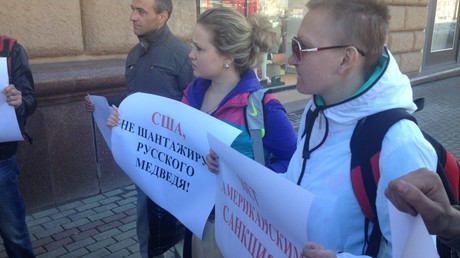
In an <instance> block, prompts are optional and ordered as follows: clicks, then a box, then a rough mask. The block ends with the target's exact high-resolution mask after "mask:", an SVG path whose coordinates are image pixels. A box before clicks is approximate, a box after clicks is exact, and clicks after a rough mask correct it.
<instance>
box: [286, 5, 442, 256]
mask: <svg viewBox="0 0 460 258" xmlns="http://www.w3.org/2000/svg"><path fill="white" fill-rule="evenodd" d="M306 7H307V9H308V11H307V13H306V14H305V16H304V18H303V20H302V23H301V25H300V28H299V30H298V32H297V36H296V37H294V38H292V39H291V43H292V44H291V47H292V55H291V56H290V57H289V60H288V62H289V64H290V65H292V66H294V67H295V69H296V71H297V90H298V91H299V92H300V93H302V94H311V95H313V96H312V98H311V100H310V101H309V102H308V103H307V105H306V107H305V110H304V113H303V115H302V119H301V122H300V128H299V132H298V142H297V150H296V152H295V153H294V156H293V158H292V159H291V161H290V163H289V168H288V170H287V172H286V174H285V176H286V178H288V179H289V180H291V181H293V182H295V183H297V184H298V185H300V186H301V187H302V188H304V189H306V190H307V191H309V192H311V193H312V194H314V195H315V199H314V201H313V203H312V206H311V209H310V213H309V216H308V218H307V219H308V221H307V228H306V229H305V230H307V235H308V238H309V241H310V243H305V245H306V247H305V248H304V250H303V255H304V257H309V258H312V257H360V256H361V257H369V256H372V257H392V241H391V233H392V232H391V226H390V221H389V214H388V213H389V211H388V200H387V199H386V197H385V194H384V190H385V188H386V186H387V185H388V183H389V181H391V180H392V179H395V178H397V177H399V176H401V175H404V174H407V173H409V172H411V171H413V170H416V169H418V168H421V167H428V168H430V169H433V170H434V169H436V162H437V160H436V153H435V152H434V149H433V148H432V146H431V145H430V143H428V141H426V140H425V138H424V137H423V135H422V133H421V131H420V129H419V128H418V126H417V125H416V124H415V123H414V122H412V121H409V120H400V121H398V122H397V123H395V124H394V125H393V126H392V127H391V128H390V129H389V130H388V132H387V133H386V134H385V137H384V139H383V141H382V147H381V151H380V153H379V155H380V156H379V158H378V161H379V162H378V164H373V165H375V166H376V167H378V168H379V169H380V178H379V181H378V184H377V186H376V191H375V194H376V201H375V206H376V211H377V221H378V223H373V222H370V221H369V220H366V219H365V216H364V213H363V211H362V210H361V207H360V205H359V203H358V199H357V197H356V195H355V193H354V189H353V184H352V180H351V165H350V164H351V150H350V139H351V137H352V135H353V132H354V129H355V127H356V125H357V123H358V121H360V120H361V119H363V118H365V117H368V116H370V115H372V114H375V113H378V112H381V111H384V110H388V109H392V108H402V109H404V110H407V111H408V112H409V113H413V112H414V111H415V110H416V105H415V104H414V102H413V100H412V97H413V94H412V88H411V85H410V80H409V79H408V77H407V76H406V75H404V74H403V73H401V71H400V70H399V68H398V65H397V63H396V60H395V59H394V58H393V56H392V55H391V52H390V51H389V50H388V49H387V48H386V47H385V41H386V37H387V33H388V29H389V21H390V15H389V9H388V7H387V5H386V4H385V1H379V0H347V1H343V0H310V1H309V2H308V3H307V5H306ZM378 226H380V228H379V231H377V232H378V233H381V234H380V236H378V237H376V238H375V240H376V241H375V242H371V240H370V239H374V238H373V237H371V232H372V230H373V229H376V230H377V229H378ZM377 235H378V234H377ZM374 236H375V235H374ZM369 243H373V244H374V243H375V245H373V244H369Z"/></svg>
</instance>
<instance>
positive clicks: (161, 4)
mask: <svg viewBox="0 0 460 258" xmlns="http://www.w3.org/2000/svg"><path fill="white" fill-rule="evenodd" d="M154 1H155V6H154V8H155V12H156V13H161V12H167V13H168V19H169V17H171V13H172V10H173V4H172V1H171V0H154Z"/></svg>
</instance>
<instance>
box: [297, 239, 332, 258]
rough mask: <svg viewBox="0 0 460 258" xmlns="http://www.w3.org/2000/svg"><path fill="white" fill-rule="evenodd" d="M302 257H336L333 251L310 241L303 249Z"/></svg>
mask: <svg viewBox="0 0 460 258" xmlns="http://www.w3.org/2000/svg"><path fill="white" fill-rule="evenodd" d="M302 257H305V258H337V255H336V254H335V252H333V251H332V250H329V249H325V248H324V247H323V246H322V245H320V244H318V243H314V242H310V243H308V244H307V246H306V247H305V248H304V249H303V252H302Z"/></svg>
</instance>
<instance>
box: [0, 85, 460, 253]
mask: <svg viewBox="0 0 460 258" xmlns="http://www.w3.org/2000/svg"><path fill="white" fill-rule="evenodd" d="M459 82H460V77H453V78H448V79H444V80H440V81H436V82H429V83H424V84H421V85H418V86H415V87H414V97H415V98H416V97H425V99H426V101H425V109H424V110H423V111H421V112H419V113H416V115H415V116H416V118H417V119H418V121H419V124H420V126H421V127H422V128H424V129H425V130H426V131H427V132H429V133H430V134H432V135H433V136H434V137H436V138H437V139H438V140H439V141H440V142H441V143H443V144H444V145H445V146H446V147H447V148H448V149H450V150H451V151H452V152H453V153H454V154H455V155H456V156H457V157H460V119H459V115H458V113H457V112H458V107H457V103H458V101H457V100H458V99H459V98H460V83H459ZM301 113H302V111H301V110H300V111H299V110H297V111H294V112H292V113H290V114H289V116H290V119H291V121H292V122H293V125H294V127H295V128H296V130H297V128H298V124H299V120H300V117H301ZM135 204H136V190H135V187H134V186H133V185H129V186H126V187H122V188H119V189H116V190H113V191H110V192H106V193H102V194H99V195H96V196H93V197H89V198H85V199H81V200H76V201H73V202H70V203H67V204H62V205H59V206H56V207H52V208H49V209H45V210H41V211H37V212H33V213H31V214H28V215H27V218H26V220H27V224H28V226H29V230H30V234H31V239H32V244H33V247H34V251H35V253H36V255H37V257H40V258H41V257H49V258H53V257H139V249H138V243H137V238H136V231H135V227H136V223H135V220H136V209H135V207H136V205H135ZM0 243H1V240H0ZM3 257H6V253H5V251H4V248H3V244H1V245H0V258H3ZM173 257H174V255H173V253H172V252H169V253H168V255H167V258H173Z"/></svg>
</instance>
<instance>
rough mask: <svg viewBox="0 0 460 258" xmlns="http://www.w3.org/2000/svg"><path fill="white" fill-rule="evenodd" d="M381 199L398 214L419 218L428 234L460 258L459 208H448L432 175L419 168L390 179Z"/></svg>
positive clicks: (442, 188) (440, 186)
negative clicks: (436, 238)
mask: <svg viewBox="0 0 460 258" xmlns="http://www.w3.org/2000/svg"><path fill="white" fill-rule="evenodd" d="M385 195H386V196H387V197H388V199H389V200H390V201H391V202H392V203H393V204H394V205H395V207H396V208H398V209H399V210H400V211H402V212H406V213H409V214H411V215H413V216H415V215H417V214H420V215H421V217H422V219H423V222H424V223H425V225H426V227H427V229H428V231H429V232H430V234H434V235H437V236H438V239H439V240H440V241H441V242H442V243H444V244H445V245H447V246H448V247H450V248H452V249H454V250H455V251H456V252H457V257H460V206H458V205H454V206H452V205H451V204H450V202H449V198H448V197H447V193H446V191H445V190H444V186H443V184H442V181H441V179H440V177H439V176H438V175H437V174H436V172H434V171H430V170H429V169H427V168H421V169H418V170H416V171H413V172H411V173H409V174H407V175H404V176H401V177H399V178H397V179H394V180H392V181H391V182H390V183H389V184H388V188H387V189H386V190H385Z"/></svg>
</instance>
